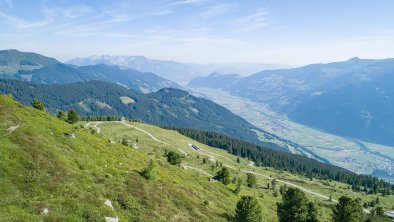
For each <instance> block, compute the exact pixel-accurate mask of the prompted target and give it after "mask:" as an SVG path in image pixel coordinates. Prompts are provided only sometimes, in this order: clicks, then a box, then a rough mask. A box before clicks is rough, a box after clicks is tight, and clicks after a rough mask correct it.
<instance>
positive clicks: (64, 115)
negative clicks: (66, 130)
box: [57, 111, 67, 121]
mask: <svg viewBox="0 0 394 222" xmlns="http://www.w3.org/2000/svg"><path fill="white" fill-rule="evenodd" d="M57 118H58V119H61V120H64V121H66V120H67V113H66V112H64V111H59V112H58V113H57Z"/></svg>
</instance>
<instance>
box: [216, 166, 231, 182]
mask: <svg viewBox="0 0 394 222" xmlns="http://www.w3.org/2000/svg"><path fill="white" fill-rule="evenodd" d="M215 178H216V179H217V180H219V181H221V182H222V183H223V184H224V185H228V184H230V182H231V179H230V171H229V170H228V169H227V167H223V168H222V169H221V170H220V171H219V172H218V173H217V174H216V177H215Z"/></svg>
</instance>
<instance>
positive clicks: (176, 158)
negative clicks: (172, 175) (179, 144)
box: [167, 151, 182, 165]
mask: <svg viewBox="0 0 394 222" xmlns="http://www.w3.org/2000/svg"><path fill="white" fill-rule="evenodd" d="M167 161H168V162H169V163H170V164H172V165H179V164H181V162H182V159H181V156H180V155H179V154H178V153H176V152H174V151H170V152H168V153H167Z"/></svg>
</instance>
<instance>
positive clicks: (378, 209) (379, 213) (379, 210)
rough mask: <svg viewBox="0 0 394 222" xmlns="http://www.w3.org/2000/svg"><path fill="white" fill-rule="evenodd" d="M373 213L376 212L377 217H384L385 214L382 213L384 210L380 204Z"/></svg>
mask: <svg viewBox="0 0 394 222" xmlns="http://www.w3.org/2000/svg"><path fill="white" fill-rule="evenodd" d="M375 214H376V216H379V217H384V216H385V215H384V210H383V208H382V207H380V206H378V207H376V208H375Z"/></svg>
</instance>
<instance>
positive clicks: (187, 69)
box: [67, 55, 288, 84]
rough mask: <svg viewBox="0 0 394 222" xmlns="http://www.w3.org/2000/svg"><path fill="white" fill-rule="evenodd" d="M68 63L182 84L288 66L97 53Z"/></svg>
mask: <svg viewBox="0 0 394 222" xmlns="http://www.w3.org/2000/svg"><path fill="white" fill-rule="evenodd" d="M67 63H68V64H72V65H76V66H86V65H97V64H100V63H102V64H107V65H117V66H121V67H127V68H132V69H135V70H138V71H140V72H153V73H156V74H158V75H160V76H162V77H164V78H166V79H170V80H172V81H175V82H177V83H181V84H186V83H187V82H188V81H190V80H191V79H193V78H194V77H197V76H205V75H208V74H209V73H212V72H220V73H237V74H242V75H248V74H252V73H255V72H258V71H261V70H267V69H278V68H286V67H288V66H285V65H279V64H265V63H246V62H233V63H215V64H206V65H204V64H198V63H181V62H176V61H171V60H157V59H149V58H146V57H144V56H110V55H100V56H99V55H96V56H90V57H87V58H76V59H72V60H70V61H68V62H67Z"/></svg>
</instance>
